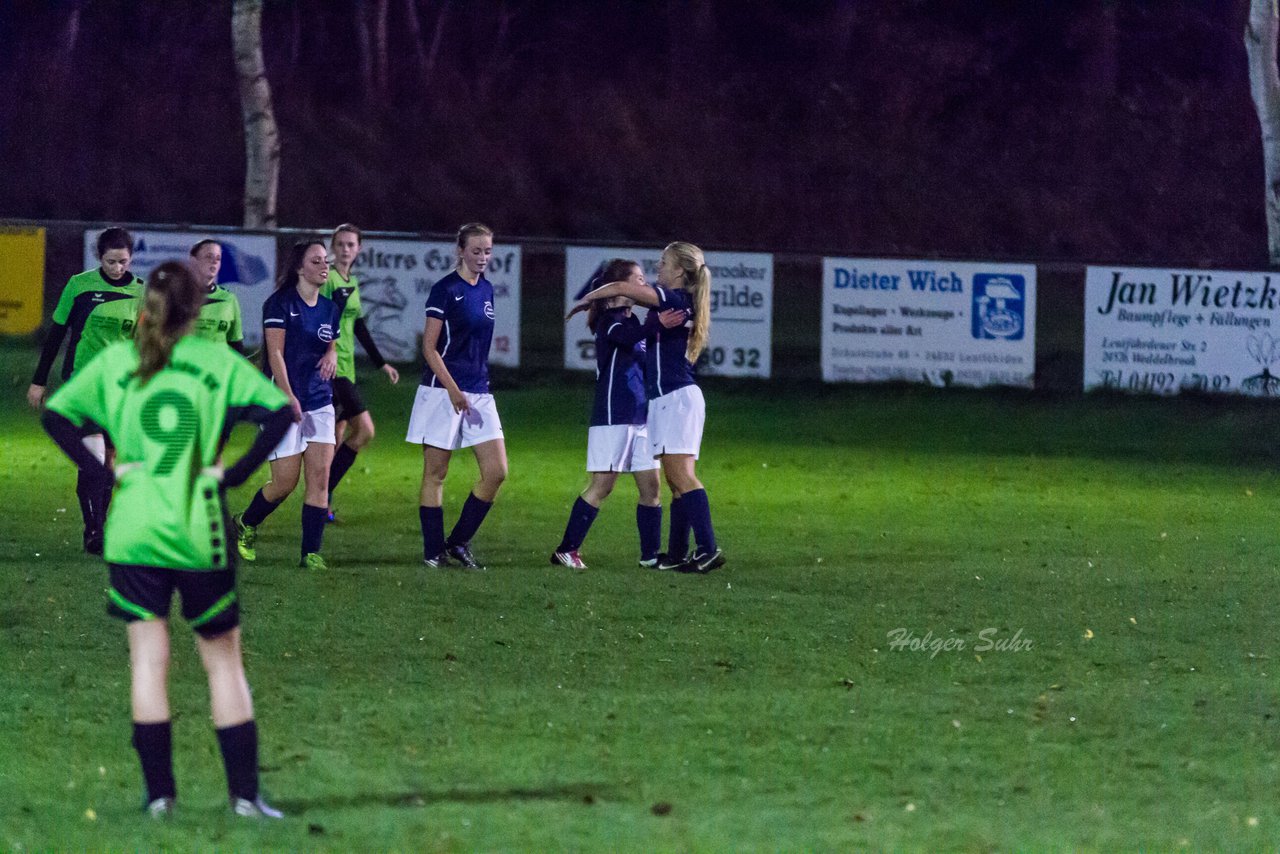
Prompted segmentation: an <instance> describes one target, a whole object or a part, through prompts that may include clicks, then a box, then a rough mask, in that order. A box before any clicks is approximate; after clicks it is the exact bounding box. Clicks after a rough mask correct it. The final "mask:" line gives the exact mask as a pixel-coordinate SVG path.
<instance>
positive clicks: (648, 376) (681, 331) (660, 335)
mask: <svg viewBox="0 0 1280 854" xmlns="http://www.w3.org/2000/svg"><path fill="white" fill-rule="evenodd" d="M654 290H655V291H657V292H658V307H657V308H656V309H655V310H654V311H653V312H651V314H656V313H657V312H659V311H666V310H667V309H672V308H674V309H679V310H681V311H683V312H685V315H686V317H687V318H688V319H687V320H686V321H685V322H684V323H682V324H680V325H679V326H677V327H675V328H674V329H667V328H666V327H665V326H663V325H662V324H660V323H659V324H655V325H654V326H653V327H652V329H651V330H650V332H649V338H648V341H647V342H646V343H647V345H648V354H647V358H646V360H645V366H644V388H645V393H646V394H648V395H649V399H650V400H654V399H655V398H659V397H662V396H663V395H664V394H670V393H671V392H673V391H675V390H676V389H678V388H684V387H685V386H687V385H697V382H698V380H697V377H696V376H695V375H694V371H693V365H691V364H689V360H688V359H686V358H685V355H684V354H685V351H686V350H687V349H688V347H689V331H690V325H691V322H692V320H693V303H692V302H691V301H690V299H689V293H688V292H687V291H682V290H673V289H671V288H662V287H657V286H655V287H654Z"/></svg>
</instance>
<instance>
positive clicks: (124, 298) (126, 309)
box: [53, 268, 145, 377]
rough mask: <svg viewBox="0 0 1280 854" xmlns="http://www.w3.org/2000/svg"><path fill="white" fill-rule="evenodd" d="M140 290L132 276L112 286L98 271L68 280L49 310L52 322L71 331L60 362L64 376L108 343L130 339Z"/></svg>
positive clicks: (141, 285) (140, 283) (87, 360)
mask: <svg viewBox="0 0 1280 854" xmlns="http://www.w3.org/2000/svg"><path fill="white" fill-rule="evenodd" d="M144 287H145V285H144V284H143V281H142V279H139V278H138V277H137V276H135V275H133V274H132V273H126V274H125V276H124V278H123V279H121V280H120V281H119V282H118V283H112V282H111V281H109V280H108V279H107V277H106V276H105V275H104V274H103V272H102V269H101V268H97V269H93V270H85V271H84V272H83V273H77V274H76V275H74V276H72V277H71V279H70V280H69V281H68V282H67V286H66V287H65V288H63V289H62V295H61V296H59V297H58V305H57V307H55V308H54V310H53V322H54V323H60V324H62V325H64V326H66V327H67V328H68V329H69V330H70V331H71V341H70V343H69V344H67V355H66V357H65V358H64V359H63V362H62V375H63V376H64V377H68V376H70V375H71V374H73V373H75V372H76V371H78V370H79V369H81V368H83V367H84V366H85V365H87V364H89V361H90V360H91V359H93V357H94V356H95V355H97V353H98V352H99V351H100V350H102V349H103V348H104V347H106V346H107V345H108V344H111V343H113V342H115V341H127V340H129V339H130V338H132V337H133V327H134V324H135V323H136V322H137V320H138V309H139V308H140V307H141V306H142V299H141V297H142V292H143V289H144Z"/></svg>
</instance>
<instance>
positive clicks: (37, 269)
mask: <svg viewBox="0 0 1280 854" xmlns="http://www.w3.org/2000/svg"><path fill="white" fill-rule="evenodd" d="M43 319H44V229H43V228H0V335H29V334H31V333H32V332H35V331H36V330H37V329H39V328H40V322H41V321H42V320H43Z"/></svg>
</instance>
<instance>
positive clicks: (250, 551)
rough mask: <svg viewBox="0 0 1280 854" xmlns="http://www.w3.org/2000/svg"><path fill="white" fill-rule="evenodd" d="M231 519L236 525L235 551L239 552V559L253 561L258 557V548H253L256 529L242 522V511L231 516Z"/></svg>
mask: <svg viewBox="0 0 1280 854" xmlns="http://www.w3.org/2000/svg"><path fill="white" fill-rule="evenodd" d="M231 521H232V522H233V523H234V524H235V526H236V551H238V552H239V553H240V557H241V559H243V560H247V561H248V562H249V563H253V562H254V561H255V560H257V559H258V550H257V549H255V548H254V543H256V542H257V541H258V529H257V528H256V527H254V526H253V525H246V524H245V523H244V514H243V513H237V514H236V515H235V516H232V517H231Z"/></svg>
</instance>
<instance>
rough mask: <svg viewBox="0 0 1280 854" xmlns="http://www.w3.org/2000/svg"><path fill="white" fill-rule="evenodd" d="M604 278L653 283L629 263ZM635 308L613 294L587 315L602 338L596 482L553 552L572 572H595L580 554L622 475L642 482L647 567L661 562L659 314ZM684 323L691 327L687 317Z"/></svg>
mask: <svg viewBox="0 0 1280 854" xmlns="http://www.w3.org/2000/svg"><path fill="white" fill-rule="evenodd" d="M597 281H598V282H614V281H627V282H630V283H633V284H637V285H640V286H646V285H645V280H644V271H643V270H642V269H641V267H640V265H639V264H637V263H636V262H635V261H627V260H622V259H614V260H612V261H609V262H607V263H606V264H605V265H604V266H603V268H602V269H601V271H600V275H599V276H598V277H597ZM631 306H632V301H631V300H630V299H627V298H626V297H613V298H612V299H609V300H600V301H597V302H596V303H593V304H592V306H591V309H590V310H589V311H588V313H587V326H588V327H589V328H590V329H591V331H592V332H594V333H595V338H596V390H595V399H594V401H593V403H592V407H591V426H590V428H589V429H588V430H587V472H588V473H589V474H590V476H591V480H590V482H589V483H588V484H587V488H586V489H584V490H583V491H582V494H581V495H580V496H578V498H577V500H576V501H574V503H573V509H572V510H570V511H569V521H568V523H567V524H566V525H565V529H564V537H563V538H562V539H561V540H560V545H558V546H557V547H556V550H555V551H554V552H553V553H552V555H551V562H552V563H557V564H561V565H563V566H567V567H569V568H571V569H586V568H587V565H586V563H585V562H583V560H582V556H581V554H580V553H579V549H581V548H582V542H583V540H585V539H586V537H587V533H588V531H590V530H591V524H592V523H593V522H594V521H595V519H596V514H597V513H598V512H599V511H600V505H601V504H602V503H603V502H604V500H605V499H606V498H608V497H609V494H610V493H611V492H612V491H613V487H614V485H615V484H616V483H617V482H618V475H619V474H621V473H622V472H630V473H631V474H632V475H633V476H634V477H635V480H636V490H637V491H638V492H639V500H638V503H637V504H636V528H637V529H638V530H639V532H640V565H641V566H648V567H653V566H656V565H657V563H658V548H659V543H660V540H661V538H662V496H661V483H660V481H659V479H658V462H657V460H655V459H654V457H653V452H652V450H651V449H650V447H649V431H648V429H647V428H646V426H645V423H646V421H647V418H648V413H649V406H648V402H647V400H646V399H645V388H644V360H645V349H646V347H645V338H646V337H647V336H648V335H649V334H650V332H651V327H652V325H653V324H654V323H655V322H656V320H657V315H656V314H655V313H653V312H651V313H650V314H651V317H650V318H648V319H647V320H646V322H645V323H641V322H640V320H639V318H637V317H636V316H635V315H634V314H633V313H632V311H631ZM679 322H680V323H683V322H684V317H683V315H682V316H681V317H680V318H679Z"/></svg>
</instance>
